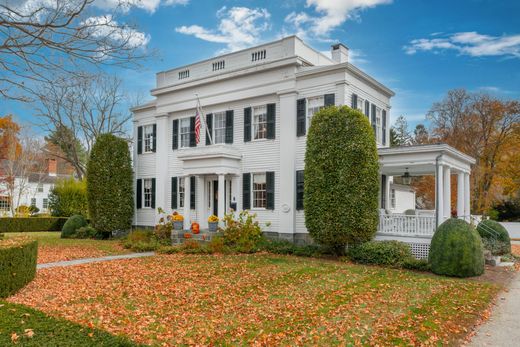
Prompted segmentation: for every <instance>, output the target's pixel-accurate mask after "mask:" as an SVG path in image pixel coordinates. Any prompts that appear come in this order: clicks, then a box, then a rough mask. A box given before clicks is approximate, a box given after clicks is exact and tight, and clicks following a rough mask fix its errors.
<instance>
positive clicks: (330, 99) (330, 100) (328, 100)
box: [323, 94, 335, 107]
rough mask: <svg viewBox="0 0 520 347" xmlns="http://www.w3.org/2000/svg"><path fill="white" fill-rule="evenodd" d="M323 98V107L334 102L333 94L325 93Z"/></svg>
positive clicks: (332, 104)
mask: <svg viewBox="0 0 520 347" xmlns="http://www.w3.org/2000/svg"><path fill="white" fill-rule="evenodd" d="M323 99H324V103H325V107H327V106H334V103H335V99H334V94H325V96H324V97H323Z"/></svg>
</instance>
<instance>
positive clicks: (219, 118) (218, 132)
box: [213, 112, 226, 143]
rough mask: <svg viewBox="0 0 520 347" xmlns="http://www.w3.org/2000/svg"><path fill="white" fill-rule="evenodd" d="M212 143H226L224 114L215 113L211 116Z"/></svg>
mask: <svg viewBox="0 0 520 347" xmlns="http://www.w3.org/2000/svg"><path fill="white" fill-rule="evenodd" d="M213 122H214V125H213V142H214V143H225V142H226V112H216V113H214V114H213Z"/></svg>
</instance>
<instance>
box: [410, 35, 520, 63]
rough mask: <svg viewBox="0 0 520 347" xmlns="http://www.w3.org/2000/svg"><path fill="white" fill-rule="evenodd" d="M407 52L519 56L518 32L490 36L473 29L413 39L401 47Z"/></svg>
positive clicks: (475, 55)
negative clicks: (436, 36) (447, 51)
mask: <svg viewBox="0 0 520 347" xmlns="http://www.w3.org/2000/svg"><path fill="white" fill-rule="evenodd" d="M403 49H404V50H405V52H406V53H407V54H415V53H417V52H419V51H431V52H434V53H438V52H441V51H445V50H453V51H456V52H458V53H459V54H463V55H469V56H472V57H484V56H506V57H516V58H520V34H516V35H503V36H490V35H483V34H479V33H477V32H475V31H470V32H460V33H454V34H448V35H445V36H444V37H442V38H433V39H429V38H427V39H415V40H412V41H410V44H409V45H406V46H404V47H403Z"/></svg>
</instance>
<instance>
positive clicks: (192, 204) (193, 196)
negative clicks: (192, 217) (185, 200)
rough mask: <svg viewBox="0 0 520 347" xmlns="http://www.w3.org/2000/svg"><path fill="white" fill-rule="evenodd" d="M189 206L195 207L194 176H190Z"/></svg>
mask: <svg viewBox="0 0 520 347" xmlns="http://www.w3.org/2000/svg"><path fill="white" fill-rule="evenodd" d="M190 208H191V209H192V210H194V209H195V176H191V177H190Z"/></svg>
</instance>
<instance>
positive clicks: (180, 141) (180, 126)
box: [179, 116, 191, 148]
mask: <svg viewBox="0 0 520 347" xmlns="http://www.w3.org/2000/svg"><path fill="white" fill-rule="evenodd" d="M190 118H191V117H190V116H188V117H182V118H179V148H190V130H188V145H187V146H183V145H182V135H183V134H186V133H183V132H182V121H183V120H187V121H188V129H190V128H189V127H190V125H191V120H190Z"/></svg>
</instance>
